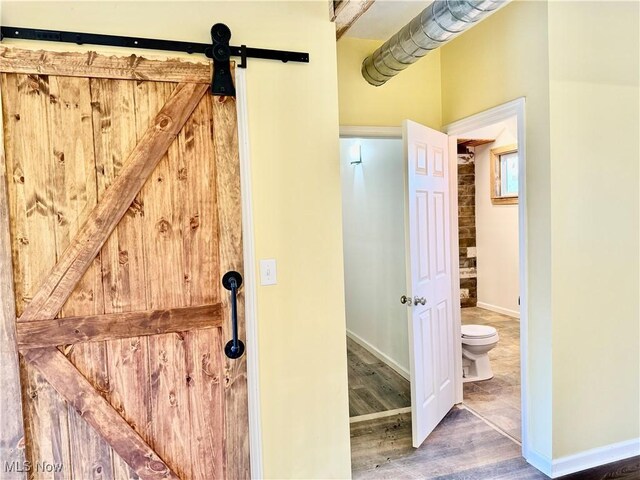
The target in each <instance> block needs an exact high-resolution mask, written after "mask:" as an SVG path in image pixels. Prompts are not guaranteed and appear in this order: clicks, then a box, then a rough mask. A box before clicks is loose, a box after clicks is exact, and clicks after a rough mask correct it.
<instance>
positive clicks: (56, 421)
mask: <svg viewBox="0 0 640 480" xmlns="http://www.w3.org/2000/svg"><path fill="white" fill-rule="evenodd" d="M0 86H1V88H2V98H3V105H2V107H3V129H4V134H5V139H4V140H5V142H4V146H5V155H6V162H7V173H8V193H9V211H10V217H11V222H10V224H11V233H12V235H11V242H12V244H11V246H12V257H13V267H14V272H13V274H14V275H13V276H14V285H15V295H16V313H17V314H18V315H19V314H20V313H21V312H22V311H23V309H24V306H25V304H26V303H27V302H29V301H30V299H31V297H32V294H33V292H34V291H35V290H36V288H37V286H38V285H39V284H40V283H42V281H43V280H44V278H45V276H46V275H47V273H48V272H49V271H50V269H51V268H52V267H53V266H54V264H55V261H56V256H57V252H56V241H55V237H54V232H55V231H56V219H55V216H56V212H55V206H54V193H53V191H54V189H53V188H52V184H53V177H54V164H55V160H54V158H53V155H51V154H50V149H51V144H50V140H49V131H50V129H49V115H48V107H49V105H50V98H49V82H48V78H47V77H40V76H37V75H7V74H3V75H2V82H0ZM33 132H38V135H37V136H34V135H33ZM21 383H22V387H23V391H22V401H23V415H24V419H25V422H24V423H25V435H26V440H27V442H26V444H25V449H26V454H27V460H28V461H30V462H33V463H34V464H35V462H38V461H41V462H42V461H45V462H49V463H52V464H58V465H62V471H59V472H52V473H48V474H45V473H41V476H44V477H47V478H63V477H64V476H65V475H67V476H68V475H70V474H71V452H70V441H69V419H68V413H67V408H66V405H65V404H64V401H63V400H62V399H61V398H60V397H59V396H58V394H57V393H56V392H55V390H54V389H53V388H52V387H51V385H49V384H48V383H47V382H46V380H45V379H44V378H43V377H42V375H40V374H39V373H38V372H37V371H36V370H35V369H34V368H33V367H30V366H28V365H27V364H26V363H25V362H24V361H21Z"/></svg>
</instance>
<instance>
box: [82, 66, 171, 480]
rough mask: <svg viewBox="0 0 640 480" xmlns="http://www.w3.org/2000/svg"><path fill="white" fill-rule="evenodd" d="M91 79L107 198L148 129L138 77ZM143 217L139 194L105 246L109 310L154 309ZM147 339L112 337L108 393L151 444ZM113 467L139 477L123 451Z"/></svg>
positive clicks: (101, 182) (123, 475)
mask: <svg viewBox="0 0 640 480" xmlns="http://www.w3.org/2000/svg"><path fill="white" fill-rule="evenodd" d="M90 82H91V105H92V120H93V125H94V129H93V130H94V131H93V144H94V150H95V159H96V167H95V172H96V177H97V193H98V199H99V200H102V198H103V197H104V195H105V193H106V192H107V191H108V189H109V187H110V186H111V184H112V183H113V182H114V180H115V179H116V177H117V176H118V175H119V174H120V173H121V171H122V168H123V166H124V165H125V163H126V160H127V157H128V156H129V154H130V153H131V151H132V150H133V149H134V147H135V146H136V144H137V143H138V140H139V138H141V137H142V135H143V134H144V131H143V132H142V133H141V135H140V136H138V132H137V131H136V121H135V118H136V98H135V82H131V81H117V80H109V79H102V78H92V79H90ZM159 110H160V108H158V111H159ZM158 111H156V112H154V116H155V115H156V114H157V113H158ZM148 125H149V123H147V126H148ZM143 216H144V199H143V197H142V193H138V194H137V195H136V197H135V199H134V200H133V202H132V203H131V205H130V206H129V209H128V210H127V212H126V213H125V215H124V216H123V217H122V219H121V220H120V223H118V225H117V227H116V228H115V229H114V231H113V232H112V233H111V235H110V236H109V238H108V239H107V241H106V243H105V244H104V246H103V247H102V250H101V251H100V255H99V256H100V258H101V266H102V290H103V297H104V312H105V313H107V314H111V313H117V312H132V311H133V312H135V311H145V310H148V308H147V298H146V289H145V288H144V285H145V283H146V272H145V270H144V252H143V243H144V239H143V233H142V228H141V226H142V223H143V218H142V217H143ZM147 344H148V341H147V338H146V337H142V338H140V337H131V338H127V339H122V340H110V341H108V342H106V349H107V362H108V368H109V388H108V391H107V392H106V398H107V400H109V402H110V403H111V405H113V407H114V408H115V409H116V410H117V411H118V413H119V414H120V415H121V416H122V417H123V418H124V419H125V420H126V421H127V423H129V425H131V427H132V428H133V429H134V430H135V431H136V432H137V433H138V434H139V435H140V436H141V437H142V438H143V439H144V440H145V441H146V442H147V443H149V442H150V434H149V432H150V424H151V419H152V411H151V406H150V405H149V402H148V401H147V399H148V397H149V388H150V382H149V361H148V348H147ZM131 392H136V394H135V395H132V394H131ZM113 472H114V478H115V479H136V478H138V476H137V474H136V473H135V472H134V471H133V470H132V469H131V467H129V466H128V465H127V463H126V462H125V461H124V460H123V459H122V458H120V457H119V456H118V455H113Z"/></svg>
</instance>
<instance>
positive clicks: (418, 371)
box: [403, 120, 457, 448]
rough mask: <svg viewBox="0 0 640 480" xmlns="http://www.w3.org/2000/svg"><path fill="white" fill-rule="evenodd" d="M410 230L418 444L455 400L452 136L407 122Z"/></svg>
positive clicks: (413, 380)
mask: <svg viewBox="0 0 640 480" xmlns="http://www.w3.org/2000/svg"><path fill="white" fill-rule="evenodd" d="M403 140H404V149H405V159H406V165H407V169H406V173H407V182H406V185H407V189H406V197H405V198H406V203H405V232H406V241H407V249H406V251H407V286H408V287H409V289H410V291H409V293H410V295H411V297H410V300H412V302H411V306H410V308H409V309H408V311H409V352H410V368H411V407H412V408H411V413H412V415H411V418H412V427H413V446H414V447H416V448H417V447H419V446H420V445H421V444H422V442H423V441H424V440H425V439H426V438H427V436H428V435H429V434H430V433H431V432H432V431H433V429H434V428H435V427H436V425H438V423H439V422H440V420H442V419H443V418H444V416H445V415H446V414H447V412H448V411H449V410H450V409H451V407H452V406H453V404H454V400H455V375H454V372H455V366H454V365H455V358H454V355H455V349H454V344H453V341H454V331H455V328H454V316H453V309H454V308H457V305H456V304H454V299H453V298H452V296H453V295H452V278H453V277H452V272H451V255H452V252H451V244H450V217H449V209H450V192H449V174H450V172H449V163H448V157H449V155H448V138H447V135H445V134H444V133H441V132H438V131H436V130H432V129H430V128H427V127H425V126H423V125H420V124H418V123H415V122H412V121H409V120H405V121H404V122H403Z"/></svg>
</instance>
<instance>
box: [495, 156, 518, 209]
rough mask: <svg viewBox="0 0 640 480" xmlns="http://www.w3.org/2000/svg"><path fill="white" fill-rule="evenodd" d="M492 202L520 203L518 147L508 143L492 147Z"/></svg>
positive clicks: (501, 203)
mask: <svg viewBox="0 0 640 480" xmlns="http://www.w3.org/2000/svg"><path fill="white" fill-rule="evenodd" d="M490 161H491V203H493V204H494V205H514V204H517V203H518V147H517V145H506V146H504V147H499V148H493V149H491V155H490Z"/></svg>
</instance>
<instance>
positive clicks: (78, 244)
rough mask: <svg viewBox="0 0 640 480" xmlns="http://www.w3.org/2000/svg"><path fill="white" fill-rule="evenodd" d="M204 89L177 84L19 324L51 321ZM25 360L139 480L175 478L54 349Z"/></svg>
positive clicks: (35, 351)
mask: <svg viewBox="0 0 640 480" xmlns="http://www.w3.org/2000/svg"><path fill="white" fill-rule="evenodd" d="M208 88H209V86H208V85H204V84H192V83H181V84H178V86H177V87H176V89H175V90H174V91H173V93H172V94H171V96H170V97H169V99H168V100H167V103H166V104H165V105H164V106H163V107H162V109H161V110H160V112H159V113H158V115H157V116H156V117H155V119H154V120H153V122H152V124H151V125H150V126H149V128H148V129H147V131H146V132H145V134H144V136H143V137H142V139H141V140H140V142H139V143H138V144H137V145H136V146H135V148H134V149H133V151H132V152H131V154H130V155H129V157H128V159H127V162H126V164H125V166H124V167H123V168H122V170H121V172H120V175H119V176H118V177H117V178H116V180H115V181H114V182H113V184H112V185H111V186H110V187H109V189H108V190H107V191H106V193H105V195H104V197H103V199H102V200H101V201H100V202H99V203H98V204H97V205H96V206H95V208H94V209H93V211H92V212H91V215H90V216H89V218H88V219H87V221H86V223H85V224H84V226H83V227H82V229H81V230H80V231H79V232H78V234H77V235H76V237H75V238H74V239H73V241H72V242H71V244H70V245H69V247H68V248H67V249H66V250H65V251H64V252H63V254H62V256H61V258H60V260H59V261H58V263H57V264H56V265H55V266H54V267H53V269H52V270H51V272H50V273H49V274H48V276H47V277H46V278H45V280H44V282H43V284H42V286H41V287H40V288H39V289H38V291H37V292H36V294H35V295H34V296H33V300H32V301H31V302H30V303H29V305H27V307H26V308H25V310H24V312H23V313H22V315H21V316H20V318H19V319H18V322H30V321H34V320H47V319H53V318H55V316H56V315H57V314H58V312H59V311H60V310H61V309H62V307H63V305H64V304H65V302H66V301H67V299H68V298H69V296H70V295H71V293H72V292H73V289H74V288H75V286H76V284H77V283H78V282H79V281H80V279H81V278H82V276H83V275H84V273H85V272H86V271H87V269H88V268H89V266H90V265H91V262H92V261H93V259H94V258H95V257H96V255H97V254H98V253H99V252H100V249H101V248H102V246H103V245H104V243H105V242H106V241H107V239H108V238H109V236H110V235H111V233H112V232H113V230H114V229H115V227H116V225H117V224H118V223H119V222H120V220H121V219H122V217H123V216H124V214H125V213H126V211H127V209H128V208H129V206H130V205H131V203H132V202H133V200H134V199H135V197H136V195H137V194H138V192H139V191H140V189H141V188H142V186H143V185H144V183H145V182H146V180H147V179H148V178H149V176H150V175H151V172H153V170H154V169H155V167H156V166H157V165H158V163H159V162H160V160H161V159H162V157H163V156H164V155H165V154H166V152H167V150H168V148H169V146H170V145H171V143H172V142H173V141H174V140H175V138H176V136H177V135H178V133H179V132H180V130H181V129H182V127H183V126H184V124H185V123H186V122H187V120H188V118H189V117H190V116H191V114H192V113H193V111H194V110H195V108H196V106H197V105H198V103H199V102H200V100H201V99H202V97H203V96H204V94H205V93H206V91H207V90H208ZM24 358H25V359H26V360H27V361H28V362H29V363H30V364H31V365H33V366H34V367H35V368H37V369H38V370H39V371H40V372H41V373H42V375H43V376H44V378H45V379H46V380H47V381H48V382H49V383H50V384H51V385H52V387H53V388H54V389H55V390H56V391H57V392H58V393H59V394H60V395H62V396H63V397H64V398H65V400H66V401H67V402H68V403H69V404H70V405H72V406H73V407H74V408H75V409H76V410H77V411H78V412H79V414H80V416H82V418H84V419H85V420H86V421H87V422H88V423H89V424H90V425H91V426H92V427H93V428H94V429H95V430H96V431H97V432H98V433H99V434H100V435H101V436H102V437H103V438H104V439H105V440H106V441H107V442H108V443H109V444H110V445H111V447H112V448H113V449H114V451H115V452H116V453H117V454H118V455H120V456H121V457H122V458H123V459H124V460H125V461H126V462H127V464H128V465H129V466H130V467H131V468H132V469H133V470H134V471H135V472H136V473H137V474H138V475H139V476H140V478H143V479H149V480H155V479H164V478H172V479H177V478H178V477H177V476H176V474H175V473H174V472H172V471H171V469H170V468H169V466H168V465H166V463H165V462H164V461H162V460H161V459H160V457H159V456H158V455H157V454H156V453H155V452H154V450H153V449H152V448H151V447H150V446H149V445H148V444H147V443H146V442H145V441H144V440H143V439H142V437H140V435H138V433H137V432H136V431H135V430H134V429H133V428H132V427H131V426H130V425H129V424H128V423H127V422H126V421H125V420H124V419H123V418H122V417H121V416H120V414H119V413H118V412H117V411H116V410H115V409H114V408H113V407H112V406H111V405H110V404H109V402H107V401H106V400H105V399H104V398H103V397H102V396H101V395H100V394H99V393H98V392H97V391H96V390H95V389H94V388H93V387H92V385H91V384H90V383H89V381H88V380H87V379H86V378H85V377H84V376H83V375H82V374H81V373H80V372H79V371H78V370H77V369H76V368H75V366H74V365H73V364H72V363H71V362H70V361H69V360H68V359H67V358H66V357H65V356H64V355H63V354H62V353H61V352H60V351H58V350H57V349H56V348H54V347H49V348H42V349H31V350H29V351H27V352H26V353H24Z"/></svg>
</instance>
